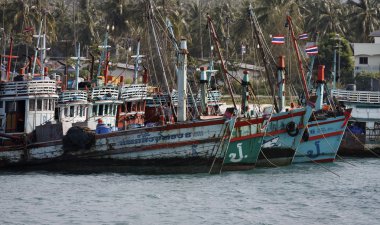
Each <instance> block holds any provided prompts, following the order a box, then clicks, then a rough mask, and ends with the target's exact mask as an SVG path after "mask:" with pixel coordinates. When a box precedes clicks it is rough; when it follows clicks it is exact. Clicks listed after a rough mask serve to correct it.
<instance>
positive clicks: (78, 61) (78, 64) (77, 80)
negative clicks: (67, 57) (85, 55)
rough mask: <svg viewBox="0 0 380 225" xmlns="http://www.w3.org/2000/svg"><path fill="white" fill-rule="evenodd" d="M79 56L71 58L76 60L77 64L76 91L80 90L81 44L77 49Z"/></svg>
mask: <svg viewBox="0 0 380 225" xmlns="http://www.w3.org/2000/svg"><path fill="white" fill-rule="evenodd" d="M76 55H77V56H76V57H71V58H72V59H75V60H76V64H75V90H78V89H79V87H78V83H79V66H80V60H81V57H80V43H78V49H77V54H76Z"/></svg>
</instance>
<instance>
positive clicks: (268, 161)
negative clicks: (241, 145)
mask: <svg viewBox="0 0 380 225" xmlns="http://www.w3.org/2000/svg"><path fill="white" fill-rule="evenodd" d="M311 112H312V108H311V107H309V106H307V107H306V108H297V109H293V110H291V111H288V112H281V113H276V114H273V115H272V118H271V119H270V122H269V124H268V127H267V130H266V133H265V136H264V139H263V144H262V147H261V152H260V155H259V158H258V161H257V164H256V166H257V167H267V166H286V165H289V164H291V163H292V160H293V158H294V155H295V152H296V149H297V148H298V146H299V144H300V142H301V139H302V134H303V132H304V129H305V127H306V124H307V121H309V118H310V116H311ZM290 122H294V123H295V124H297V129H298V131H294V132H287V129H286V127H287V124H289V123H290Z"/></svg>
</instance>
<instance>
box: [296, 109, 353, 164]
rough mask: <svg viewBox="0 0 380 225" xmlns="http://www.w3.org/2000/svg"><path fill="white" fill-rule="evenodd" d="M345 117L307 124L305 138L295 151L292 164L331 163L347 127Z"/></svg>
mask: <svg viewBox="0 0 380 225" xmlns="http://www.w3.org/2000/svg"><path fill="white" fill-rule="evenodd" d="M347 120H348V118H347V116H338V117H330V118H326V119H325V120H317V121H310V122H309V123H308V136H309V137H308V138H307V139H306V138H305V136H304V138H303V140H302V142H301V144H300V146H299V147H298V149H297V152H296V155H295V157H294V160H293V163H303V162H333V161H334V160H335V158H336V155H337V151H338V148H339V145H340V143H341V141H342V137H343V135H344V131H345V129H346V126H347Z"/></svg>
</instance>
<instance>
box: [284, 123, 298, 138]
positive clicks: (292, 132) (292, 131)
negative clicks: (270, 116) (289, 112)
mask: <svg viewBox="0 0 380 225" xmlns="http://www.w3.org/2000/svg"><path fill="white" fill-rule="evenodd" d="M286 132H287V133H288V135H289V136H291V137H295V136H297V135H298V134H299V132H300V130H299V129H298V127H297V124H296V123H295V122H293V121H291V122H289V123H288V124H286Z"/></svg>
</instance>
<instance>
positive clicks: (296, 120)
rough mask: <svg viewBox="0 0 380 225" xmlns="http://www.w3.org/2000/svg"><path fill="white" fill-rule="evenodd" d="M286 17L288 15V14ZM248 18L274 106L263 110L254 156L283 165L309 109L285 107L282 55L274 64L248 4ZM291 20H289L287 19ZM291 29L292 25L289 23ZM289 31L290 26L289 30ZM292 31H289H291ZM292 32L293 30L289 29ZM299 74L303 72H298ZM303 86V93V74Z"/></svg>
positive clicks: (266, 163) (269, 163) (297, 140)
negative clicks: (259, 143) (257, 150)
mask: <svg viewBox="0 0 380 225" xmlns="http://www.w3.org/2000/svg"><path fill="white" fill-rule="evenodd" d="M289 18H290V17H289ZM249 19H250V22H251V26H252V28H253V31H254V34H255V35H256V37H255V39H256V40H257V43H258V45H259V46H263V47H260V48H259V51H260V56H261V59H262V60H263V65H264V68H265V74H266V77H267V81H268V83H269V87H270V91H271V95H272V97H273V104H274V107H269V110H264V117H265V118H266V121H265V122H264V124H263V127H264V129H265V136H264V139H263V143H262V146H261V152H260V155H259V157H258V160H257V163H256V166H257V167H267V166H286V165H289V164H291V162H292V160H293V158H294V155H295V152H296V149H297V148H298V146H299V144H300V142H301V139H302V134H303V132H304V130H305V127H306V124H307V122H308V121H309V118H310V116H311V113H312V108H311V107H310V106H305V107H301V108H295V107H293V108H290V109H287V108H286V106H285V57H284V56H280V57H279V58H280V59H279V63H278V64H277V63H276V62H275V60H274V59H273V58H272V54H271V53H270V52H269V47H268V46H267V44H266V42H265V38H264V37H263V32H262V30H261V28H260V25H259V23H258V20H257V18H256V16H255V14H254V12H253V9H252V6H251V5H250V7H249ZM289 23H291V21H290V22H289ZM289 28H290V29H291V28H292V27H291V26H289ZM291 31H292V30H291ZM292 32H293V31H292ZM293 36H294V32H293ZM295 49H296V53H297V57H298V58H300V57H299V53H298V51H297V50H298V47H296V48H295ZM273 65H276V67H277V81H275V82H274V81H272V80H273V74H272V72H274V70H273V69H272V68H273ZM302 75H303V73H302ZM302 79H303V89H304V92H305V94H306V95H307V87H306V81H305V78H304V76H302ZM274 83H277V89H278V92H277V98H278V99H279V101H277V98H276V96H275V90H274V87H275V84H274ZM267 109H268V108H267Z"/></svg>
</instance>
